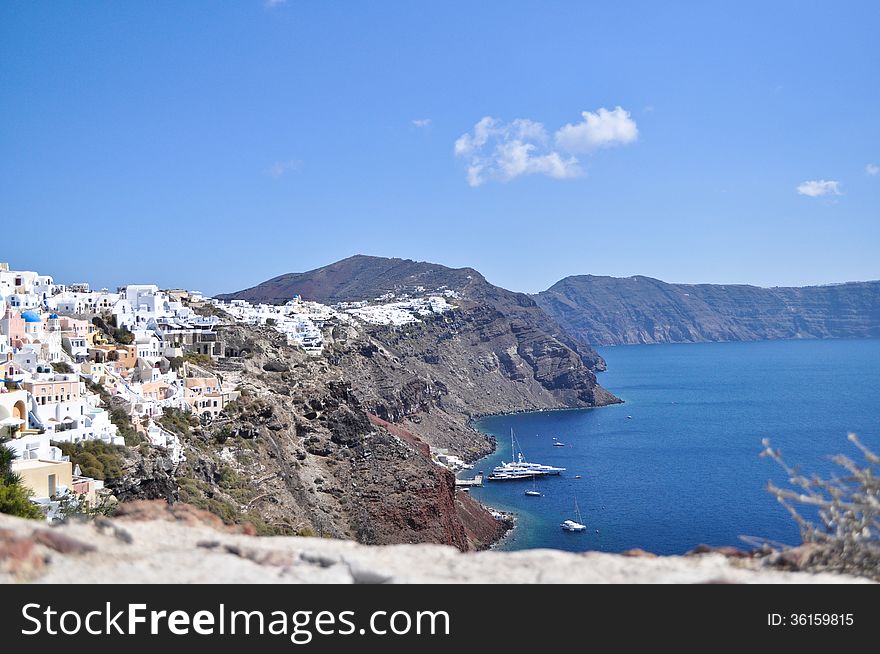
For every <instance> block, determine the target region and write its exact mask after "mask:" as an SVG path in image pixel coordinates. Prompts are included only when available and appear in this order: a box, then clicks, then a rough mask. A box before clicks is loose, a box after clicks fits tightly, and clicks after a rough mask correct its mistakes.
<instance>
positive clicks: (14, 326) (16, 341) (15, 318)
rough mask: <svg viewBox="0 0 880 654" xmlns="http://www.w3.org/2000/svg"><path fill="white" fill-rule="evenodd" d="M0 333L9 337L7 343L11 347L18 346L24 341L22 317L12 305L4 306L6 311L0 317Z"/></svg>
mask: <svg viewBox="0 0 880 654" xmlns="http://www.w3.org/2000/svg"><path fill="white" fill-rule="evenodd" d="M0 334H5V335H6V336H8V337H9V344H10V345H11V346H12V347H13V348H19V347H21V346H22V344H23V343H24V342H25V329H24V318H22V317H21V314H19V313H18V311H13V310H12V307H9V306H7V307H6V313H4V314H3V318H0Z"/></svg>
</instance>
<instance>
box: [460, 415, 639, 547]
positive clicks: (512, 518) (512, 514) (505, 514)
mask: <svg viewBox="0 0 880 654" xmlns="http://www.w3.org/2000/svg"><path fill="white" fill-rule="evenodd" d="M624 403H625V402H624V401H623V400H621V401H620V402H612V403H609V404H600V405H599V406H583V407H553V408H549V409H518V410H516V411H496V412H493V413H484V414H477V415H474V416H472V417H470V418H468V421H467V426H468V428H470V429H472V430H474V431H475V432H477V433H479V434H482V435H483V436H485V437H487V438H488V439H490V442H491V443H492V449H491V450H490V451H489V452H488V453H487V454H484V455H483V456H480V457H478V458H476V459H473V460H471V461H468V462H467V463H468V464H475V463H476V462H477V461H481V460H482V459H485V458H486V457H489V456H492V455H493V454H495V451H496V450H497V449H498V440H497V438H496V437H495V436H494V435H493V434H490V433H488V432H485V431H482V430H480V429H478V428H477V426H476V422H477V421H478V420H483V419H484V418H492V417H496V416H518V415H522V414H525V413H551V412H560V411H589V410H592V409H604V408H606V407H609V406H620V405H621V404H624ZM462 472H465V471H464V470H459V471H458V472H457V473H455V478H456V479H458V478H459V477H458V475H459V474H461V473H462ZM471 498H472V499H473V500H474V501H475V502H476V503H477V504H479V505H480V506H481V507H483V509H485V510H486V511H488V512H489V513H491V514H492V516H493V517H495V516H496V515H497V516H502V517H496V520H506V521H507V522H508V523H509V524H510V527H509V528H508V529H506V530H505V531H504V533H503V534H501V536H500V537H499V538H498V539H496V540H495V541H493V542H492V543H491V544H490V545H489V547H488V548H487V549H489V550H495V549H497V548H498V546H499V545H501V544H502V543H503V542H505V541H506V540H507V539H508V538H510V537H511V536H512V534H513V533H514V532H515V530H516V528H517V527H518V526H519V520H518V514H517V512H516V511H501V510H499V509H496V508H495V507H493V506H490V505H488V504H483V502H481V501H480V500H478V499H476V498H475V497H473V496H471Z"/></svg>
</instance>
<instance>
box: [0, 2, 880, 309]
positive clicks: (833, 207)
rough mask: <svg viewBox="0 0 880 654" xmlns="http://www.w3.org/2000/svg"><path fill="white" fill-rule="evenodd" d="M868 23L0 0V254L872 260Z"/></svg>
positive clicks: (656, 269)
mask: <svg viewBox="0 0 880 654" xmlns="http://www.w3.org/2000/svg"><path fill="white" fill-rule="evenodd" d="M709 5H711V6H709ZM878 33H880V3H877V2H819V1H814V2H809V3H804V2H774V3H748V2H729V3H715V2H713V3H706V2H670V3H657V2H615V3H610V2H601V3H599V2H553V1H542V2H512V1H505V2H501V1H500V0H499V1H496V2H485V3H472V2H442V3H436V2H432V3H428V2H370V3H366V2H355V1H339V2H333V3H329V2H317V1H315V2H307V1H304V0H288V1H287V2H280V1H277V0H276V2H274V3H269V4H267V3H266V2H264V1H263V0H240V1H238V2H207V1H204V2H186V3H182V2H149V3H148V2H125V3H110V2H106V3H105V2H100V3H98V2H68V3H58V2H39V1H37V2H12V1H6V2H3V3H2V4H0V221H2V225H3V232H4V237H2V246H0V260H9V261H10V263H11V264H12V265H13V266H14V267H17V268H25V269H37V270H40V271H43V272H46V273H51V274H54V275H55V276H56V278H57V279H58V280H59V281H77V280H86V281H90V282H92V283H93V284H95V285H107V286H115V285H116V284H122V283H129V282H142V281H155V282H157V283H159V284H162V285H166V286H178V285H183V286H187V287H190V288H198V289H201V290H203V291H206V292H219V291H229V290H235V289H238V288H242V287H245V286H249V285H251V284H253V283H255V282H258V281H261V280H263V279H266V278H268V277H271V276H274V275H277V274H280V273H283V272H288V271H300V270H307V269H311V268H314V267H317V266H320V265H324V264H326V263H330V262H331V261H334V260H337V259H340V258H343V257H345V256H349V255H351V254H355V253H366V254H376V255H383V256H400V257H405V258H413V259H419V260H430V261H436V262H440V263H444V264H447V265H451V266H473V267H475V268H477V269H479V270H480V271H481V272H483V273H484V274H485V275H486V276H487V277H488V278H489V280H490V281H492V282H494V283H497V284H500V285H503V286H506V287H508V288H512V289H515V290H522V291H537V290H540V289H543V288H546V287H547V286H549V285H550V284H552V283H553V282H555V281H556V280H558V279H559V278H561V277H563V276H565V275H569V274H582V273H592V274H608V275H618V276H626V275H632V274H644V275H650V276H654V277H659V278H661V279H665V280H667V281H673V282H722V283H731V282H744V283H754V284H760V285H801V284H811V283H826V282H840V281H846V280H859V279H877V278H880V256H878V252H880V170H878V169H876V168H873V167H871V166H872V165H874V166H880V72H878V71H880V46H878V44H877V34H878ZM618 107H619V108H620V109H619V110H618V109H617V108H618ZM601 109H604V110H605V111H604V113H603V112H600V110H601ZM584 112H588V115H587V117H585V116H584ZM486 117H491V121H490V123H484V125H486V124H490V125H491V126H492V127H491V129H490V130H488V135H487V136H486V139H485V142H482V141H480V140H479V139H478V134H477V132H476V131H475V126H476V125H477V124H478V123H479V122H480V121H481V120H482V119H484V118H486ZM590 117H592V118H590ZM517 120H519V121H520V122H514V121H517ZM414 121H416V122H414ZM590 121H592V122H590ZM539 124H540V125H539ZM567 125H568V126H571V127H570V128H569V129H568V131H565V130H564V129H563V128H565V126H567ZM561 130H562V131H561ZM484 133H485V132H484ZM561 133H563V135H562V136H560V134H561ZM465 135H468V136H467V138H466V139H465V141H462V140H461V139H462V137H464V136H465ZM457 142H459V143H460V144H462V145H463V146H468V147H459V148H458V154H457V153H456V152H457V149H456V143H457ZM475 166H476V167H477V168H479V169H480V170H481V171H482V172H481V173H480V174H477V175H471V176H470V177H469V172H468V169H469V168H474V167H475ZM871 173H874V174H871ZM469 179H470V182H471V183H469ZM799 187H800V189H801V190H800V192H799V191H798V188H799ZM805 193H806V194H805Z"/></svg>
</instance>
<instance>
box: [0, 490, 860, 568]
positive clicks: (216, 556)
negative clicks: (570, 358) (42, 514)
mask: <svg viewBox="0 0 880 654" xmlns="http://www.w3.org/2000/svg"><path fill="white" fill-rule="evenodd" d="M249 531H250V530H249V529H247V527H244V528H242V527H229V526H226V525H224V524H222V522H221V521H220V520H219V519H218V518H217V517H216V516H213V515H212V514H209V513H206V512H204V511H200V510H198V509H195V508H193V507H190V506H187V505H182V504H178V505H174V506H168V505H167V504H165V503H164V502H132V503H129V504H123V505H122V507H121V508H120V512H119V514H118V515H117V516H115V517H114V518H112V519H108V518H98V519H96V520H95V521H93V522H88V523H77V524H67V525H63V526H60V527H48V526H44V525H42V524H39V523H35V522H33V521H26V520H21V519H18V518H13V517H10V516H5V515H0V582H4V583H16V582H18V583H22V582H25V583H26V582H30V583H137V584H143V583H161V582H170V583H248V582H251V583H340V584H350V583H505V582H507V583H853V582H856V583H859V582H861V583H866V580H863V579H856V578H853V577H847V576H842V575H835V574H828V573H824V574H808V573H803V572H787V571H783V570H779V569H771V568H768V567H767V566H766V565H765V563H763V562H762V560H761V559H753V558H748V557H735V556H729V555H725V554H722V553H719V552H707V553H704V554H696V555H693V554H692V555H688V556H669V557H656V556H653V555H649V554H646V553H643V552H642V553H639V552H634V553H632V554H631V555H619V554H603V553H598V552H589V553H585V554H572V553H568V552H559V551H555V550H532V551H526V552H510V553H506V552H492V551H488V552H478V553H468V554H462V553H461V552H459V551H458V550H457V549H455V548H453V547H448V546H442V545H389V546H365V545H359V544H357V543H354V542H351V541H340V540H328V539H322V538H300V537H257V536H253V535H251V534H250V533H249Z"/></svg>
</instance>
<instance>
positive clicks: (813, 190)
mask: <svg viewBox="0 0 880 654" xmlns="http://www.w3.org/2000/svg"><path fill="white" fill-rule="evenodd" d="M797 192H798V193H799V194H800V195H806V196H809V197H811V198H817V197H819V196H822V195H840V182H837V181H833V180H824V179H818V180H813V181H809V182H801V183H800V184H798V187H797Z"/></svg>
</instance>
